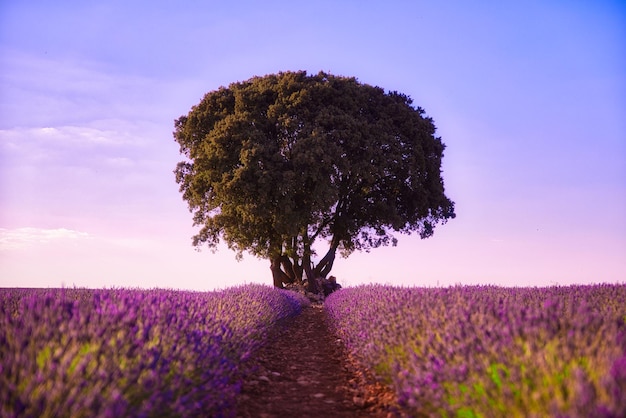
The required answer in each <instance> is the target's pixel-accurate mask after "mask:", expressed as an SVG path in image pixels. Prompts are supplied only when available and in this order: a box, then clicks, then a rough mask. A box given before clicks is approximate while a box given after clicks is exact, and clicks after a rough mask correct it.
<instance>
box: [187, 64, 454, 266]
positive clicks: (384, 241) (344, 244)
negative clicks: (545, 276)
mask: <svg viewBox="0 0 626 418" xmlns="http://www.w3.org/2000/svg"><path fill="white" fill-rule="evenodd" d="M174 138H175V140H176V141H177V142H178V143H179V145H180V152H181V153H182V154H183V155H184V156H185V157H186V160H185V161H183V162H180V163H179V164H178V166H177V168H176V170H175V174H176V181H177V182H178V184H179V185H180V191H181V193H182V195H183V199H184V200H186V201H187V203H188V205H189V209H190V211H191V212H192V213H193V219H194V225H196V226H200V227H201V229H200V231H199V232H198V233H197V234H196V235H195V236H194V238H193V244H194V245H195V246H200V245H203V244H207V245H208V246H209V247H211V248H215V247H216V245H217V244H218V243H219V241H220V239H223V240H224V241H225V242H226V243H227V244H228V246H229V248H231V249H233V250H234V251H236V253H237V255H238V257H241V255H242V253H243V252H244V251H247V252H249V253H251V254H253V255H255V256H258V257H262V258H270V259H274V260H278V258H279V257H284V256H287V257H289V258H290V259H291V260H292V262H293V263H292V264H293V266H294V268H293V269H292V271H286V274H287V275H288V276H289V277H290V278H293V277H292V276H293V275H294V274H295V275H296V276H298V274H297V273H301V271H302V269H303V268H306V267H307V263H309V264H310V259H309V257H310V256H311V254H312V249H311V245H312V244H313V243H314V242H315V240H316V239H325V240H326V241H328V242H329V243H330V250H329V251H330V252H331V256H332V257H331V258H332V259H334V252H335V250H337V249H339V250H340V251H341V252H342V254H343V255H345V256H347V255H349V254H350V253H351V252H352V251H354V250H369V249H371V248H376V247H379V246H381V245H388V244H395V243H396V239H395V238H394V237H393V235H392V232H393V231H396V232H401V233H412V232H417V233H419V234H420V236H421V237H422V238H426V237H429V236H430V235H432V233H433V228H434V226H435V225H436V224H437V223H439V222H442V223H443V222H445V221H446V220H447V219H449V218H453V217H454V216H455V214H454V204H453V202H451V201H450V200H449V199H448V198H447V197H446V196H445V194H444V185H443V180H442V178H441V158H442V156H443V151H444V148H445V146H444V144H443V143H442V141H441V139H440V138H438V137H436V136H435V126H434V124H433V121H432V119H430V118H428V117H425V116H424V110H423V109H421V108H419V107H417V108H415V107H413V106H412V101H411V99H410V98H409V97H407V96H405V95H403V94H401V93H398V92H388V93H385V91H384V90H383V89H381V88H379V87H373V86H370V85H366V84H361V83H359V82H358V81H357V80H356V79H355V78H347V77H337V76H332V75H330V74H326V73H323V72H320V73H319V74H317V75H307V73H306V72H304V71H301V72H285V73H279V74H275V75H268V76H264V77H254V78H252V79H250V80H247V81H244V82H237V83H233V84H231V85H230V86H228V87H227V88H226V87H222V88H220V89H218V90H216V91H212V92H210V93H208V94H206V95H205V96H204V98H203V99H202V101H201V102H200V103H199V104H198V105H196V106H194V107H193V108H192V109H191V111H190V112H189V114H188V115H186V116H182V117H180V118H179V119H178V120H176V122H175V132H174ZM326 261H327V262H330V265H329V266H327V267H330V266H331V265H332V260H330V261H329V260H326Z"/></svg>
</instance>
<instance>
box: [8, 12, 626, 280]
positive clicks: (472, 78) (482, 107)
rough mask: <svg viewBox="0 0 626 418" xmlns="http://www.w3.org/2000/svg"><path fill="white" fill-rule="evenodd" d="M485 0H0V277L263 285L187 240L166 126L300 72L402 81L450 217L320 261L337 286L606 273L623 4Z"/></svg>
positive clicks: (625, 230)
mask: <svg viewBox="0 0 626 418" xmlns="http://www.w3.org/2000/svg"><path fill="white" fill-rule="evenodd" d="M216 3H220V5H216ZM500 3H501V2H487V1H485V2H461V1H458V2H454V1H453V2H432V1H388V2H369V1H339V2H337V1H332V2H326V1H321V2H306V3H301V2H284V1H264V2H253V1H248V2H242V1H230V2H195V1H189V2H182V3H181V2H178V3H177V2H159V1H150V2H148V1H133V2H129V1H107V2H103V4H95V2H83V1H57V2H44V1H19V2H18V1H14V2H2V3H0V286H2V287H17V286H19V287H33V286H34V287H59V286H62V285H65V286H74V285H75V286H80V287H83V286H84V287H111V286H123V287H147V288H150V287H166V288H175V289H198V290H205V289H214V288H223V287H228V286H231V285H236V284H240V283H250V282H259V283H266V284H271V283H272V282H271V275H270V271H269V268H268V267H269V263H268V262H267V261H264V260H257V259H255V258H253V257H252V256H247V257H245V258H244V261H242V262H237V261H236V260H235V257H234V254H233V253H232V252H230V251H228V250H227V249H225V248H223V249H221V250H220V251H218V252H217V253H215V254H213V253H211V252H210V251H209V250H203V251H201V252H197V251H194V249H193V248H192V247H191V236H192V235H193V233H194V229H193V228H192V226H191V225H192V219H191V215H190V214H189V212H188V211H187V206H186V204H185V202H184V201H183V200H182V198H181V196H180V194H179V192H178V186H177V184H176V183H175V181H174V175H173V173H172V170H173V169H174V167H175V165H176V163H177V162H178V161H180V160H181V159H182V157H181V156H180V155H179V153H178V147H177V145H176V143H175V142H174V141H173V139H172V135H171V132H172V131H173V121H174V119H176V118H178V117H179V116H180V115H183V114H186V113H187V112H188V111H189V110H190V108H191V106H193V105H194V104H196V103H198V102H199V100H200V99H201V97H202V96H203V95H204V93H206V92H208V91H211V90H214V89H217V88H218V87H220V86H222V85H228V84H229V83H231V82H233V81H239V80H245V79H248V78H250V77H252V76H254V75H264V74H268V73H275V72H278V71H283V70H301V69H302V70H307V71H309V72H313V73H315V72H317V71H319V70H325V71H329V72H331V73H333V74H338V75H347V76H356V77H357V78H358V79H359V80H360V81H361V82H364V83H368V84H373V85H378V86H381V87H383V88H385V89H388V90H398V91H401V92H403V93H406V94H408V95H410V96H411V97H412V98H413V99H414V101H415V104H416V105H419V106H421V107H423V108H424V109H425V110H426V113H427V114H428V115H429V116H431V117H432V118H433V119H434V120H435V123H436V125H437V127H438V134H439V135H440V136H441V137H442V138H443V141H444V142H445V143H446V145H447V150H446V155H445V157H444V165H443V169H444V174H443V176H444V181H445V184H446V190H447V194H448V196H449V197H450V198H451V199H452V200H454V201H455V202H456V212H457V218H456V219H454V220H451V221H450V222H449V223H448V224H446V225H444V226H440V227H438V228H437V229H436V230H435V235H434V237H432V238H430V239H428V240H420V239H419V238H418V237H412V236H411V237H406V236H401V237H400V242H399V245H398V246H397V247H395V248H392V247H389V248H382V249H377V250H373V251H372V252H370V253H361V254H359V253H356V254H354V255H352V256H351V257H350V258H349V259H337V261H336V263H335V269H334V271H333V274H335V275H336V276H337V277H338V279H339V281H340V282H342V283H343V284H347V285H358V284H361V283H370V282H378V283H389V284H397V285H417V286H437V285H441V286H445V285H452V284H457V283H460V284H498V285H505V286H547V285H554V284H560V285H567V284H572V283H597V282H625V281H626V4H625V3H624V2H622V1H619V0H614V1H610V0H598V1H593V2H584V1H559V0H548V1H530V2H521V1H520V2H503V4H500Z"/></svg>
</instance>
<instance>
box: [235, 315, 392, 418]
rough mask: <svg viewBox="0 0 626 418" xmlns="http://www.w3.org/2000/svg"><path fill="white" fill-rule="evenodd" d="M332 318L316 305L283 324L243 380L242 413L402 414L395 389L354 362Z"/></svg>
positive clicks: (239, 406) (239, 404) (262, 417)
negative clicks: (334, 329)
mask: <svg viewBox="0 0 626 418" xmlns="http://www.w3.org/2000/svg"><path fill="white" fill-rule="evenodd" d="M327 321H328V319H327V317H326V314H325V312H324V310H323V308H322V307H321V306H312V307H310V308H305V309H304V310H303V311H302V313H301V314H300V315H298V316H297V317H295V318H293V319H290V320H289V321H287V322H286V323H285V324H284V326H281V327H278V328H279V329H278V330H276V331H275V332H274V334H273V336H272V338H271V341H270V342H269V343H268V344H267V345H266V346H265V347H263V348H262V349H261V350H260V352H259V353H258V354H257V357H256V360H255V362H254V364H253V367H254V372H253V374H252V376H251V377H250V378H249V379H248V380H247V381H246V382H245V383H244V386H243V390H242V393H241V395H240V396H239V399H238V402H237V416H238V417H242V418H248V417H255V418H257V417H258V418H269V417H280V418H283V417H328V418H330V417H396V416H401V414H399V413H397V412H396V411H397V409H396V407H395V396H394V394H393V392H392V391H391V390H389V389H388V388H386V387H384V386H383V385H380V384H376V383H375V382H374V381H373V379H372V378H371V376H368V375H367V373H363V372H362V370H360V369H359V368H358V367H357V366H356V364H355V362H353V361H351V360H350V358H349V356H348V355H347V353H346V352H345V350H344V349H343V347H342V345H341V342H340V341H339V340H338V339H337V338H336V337H335V336H334V335H332V334H331V332H330V331H329V328H328V322H327Z"/></svg>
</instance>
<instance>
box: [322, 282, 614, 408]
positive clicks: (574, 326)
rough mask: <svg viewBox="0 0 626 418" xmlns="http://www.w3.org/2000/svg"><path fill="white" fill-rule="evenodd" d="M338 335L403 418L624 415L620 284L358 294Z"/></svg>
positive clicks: (338, 304) (338, 310)
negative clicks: (387, 389)
mask: <svg viewBox="0 0 626 418" xmlns="http://www.w3.org/2000/svg"><path fill="white" fill-rule="evenodd" d="M325 308H326V309H327V311H328V313H329V315H330V316H331V318H332V322H333V323H334V324H336V325H335V326H336V332H337V334H338V335H339V336H340V338H342V340H343V341H344V342H345V344H346V346H347V347H348V349H349V350H351V351H352V352H353V353H354V354H355V355H356V357H357V358H359V359H360V360H361V361H362V363H363V364H364V365H365V366H366V367H369V368H371V369H372V371H373V372H374V373H375V374H376V376H377V377H379V378H380V379H382V380H383V381H386V382H387V383H388V384H390V385H392V387H393V388H394V389H395V390H396V392H397V395H398V399H399V402H400V404H401V406H403V407H404V408H405V410H406V412H407V413H408V414H409V415H411V416H459V417H495V416H504V415H510V416H524V417H533V416H534V417H540V416H554V417H558V416H570V417H589V416H594V417H603V416H604V417H624V416H626V286H625V285H595V286H572V287H551V288H502V287H495V286H485V287H461V286H457V287H452V288H436V289H432V288H429V289H426V288H395V287H390V286H378V285H374V286H362V287H357V288H349V289H344V290H342V291H341V292H337V293H334V294H332V295H331V296H330V297H329V298H327V299H326V302H325Z"/></svg>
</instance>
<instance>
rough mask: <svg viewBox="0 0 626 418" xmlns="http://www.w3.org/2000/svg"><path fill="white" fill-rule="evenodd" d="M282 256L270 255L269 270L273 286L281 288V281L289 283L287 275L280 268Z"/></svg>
mask: <svg viewBox="0 0 626 418" xmlns="http://www.w3.org/2000/svg"><path fill="white" fill-rule="evenodd" d="M281 261H282V257H281V256H278V257H272V259H271V260H270V270H271V271H272V278H273V279H274V287H278V288H281V289H282V288H283V283H289V276H287V275H286V274H285V272H284V271H283V270H282V269H281V268H280V267H281V264H282V263H281Z"/></svg>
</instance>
